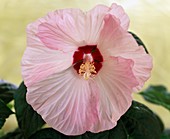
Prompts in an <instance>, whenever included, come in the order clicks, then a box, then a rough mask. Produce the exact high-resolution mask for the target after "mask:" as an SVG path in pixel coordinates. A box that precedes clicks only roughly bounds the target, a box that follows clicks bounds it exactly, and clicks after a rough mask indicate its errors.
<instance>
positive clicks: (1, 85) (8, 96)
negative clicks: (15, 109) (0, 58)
mask: <svg viewBox="0 0 170 139" xmlns="http://www.w3.org/2000/svg"><path fill="white" fill-rule="evenodd" d="M16 89H17V87H16V86H15V85H13V84H11V83H7V82H5V81H3V80H0V99H1V100H3V101H4V103H6V104H7V103H9V102H10V101H11V100H13V94H14V92H15V91H16Z"/></svg>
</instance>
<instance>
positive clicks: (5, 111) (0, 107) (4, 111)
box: [0, 99, 13, 129]
mask: <svg viewBox="0 0 170 139" xmlns="http://www.w3.org/2000/svg"><path fill="white" fill-rule="evenodd" d="M11 114H13V112H12V111H11V110H10V109H9V108H8V107H7V106H6V104H5V103H4V102H3V101H2V100H1V99H0V129H1V128H2V126H3V125H4V123H5V120H6V118H8V117H9V115H11Z"/></svg>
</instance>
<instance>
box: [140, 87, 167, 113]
mask: <svg viewBox="0 0 170 139" xmlns="http://www.w3.org/2000/svg"><path fill="white" fill-rule="evenodd" d="M140 94H141V95H142V96H143V97H144V99H145V100H146V101H148V102H151V103H154V104H157V105H161V106H163V107H164V108H166V109H168V110H169V111H170V93H169V92H168V91H167V89H166V88H165V87H164V86H161V85H158V86H150V87H148V88H147V89H146V90H144V91H143V92H141V93H140Z"/></svg>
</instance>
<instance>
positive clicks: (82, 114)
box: [22, 4, 152, 135]
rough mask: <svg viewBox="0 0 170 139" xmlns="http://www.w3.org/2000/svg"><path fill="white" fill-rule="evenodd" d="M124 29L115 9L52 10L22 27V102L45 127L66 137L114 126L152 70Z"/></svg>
mask: <svg viewBox="0 0 170 139" xmlns="http://www.w3.org/2000/svg"><path fill="white" fill-rule="evenodd" d="M128 26H129V18H128V16H127V14H126V13H125V12H124V10H123V8H122V7H120V6H118V5H117V4H112V5H111V7H107V6H104V5H97V6H96V7H95V8H93V9H92V10H90V11H88V12H82V11H81V10H79V9H64V10H57V11H54V12H50V13H49V14H48V15H47V16H45V17H43V18H40V19H38V20H37V21H35V22H34V23H31V24H29V25H28V27H27V48H26V50H25V53H24V55H23V59H22V76H23V79H24V82H25V85H26V86H27V95H26V100H27V102H28V103H29V104H30V105H31V106H32V107H33V109H34V110H35V111H37V112H38V113H39V114H40V115H41V116H42V118H43V119H44V120H45V121H46V123H47V124H48V125H50V126H51V127H53V128H54V129H56V130H58V131H60V132H62V133H64V134H66V135H79V134H83V133H84V132H86V131H91V132H95V133H96V132H100V131H104V130H108V129H111V128H113V127H115V126H116V124H117V121H118V120H119V118H120V117H121V116H122V115H123V114H124V113H125V112H126V111H127V110H128V108H129V107H130V105H131V103H132V96H131V94H132V92H133V91H137V90H139V89H141V88H142V86H143V84H144V82H145V81H146V80H147V79H148V78H149V77H150V72H151V69H152V59H151V57H150V56H149V55H148V54H146V52H145V50H144V48H143V47H142V46H141V47H139V46H138V44H137V43H136V41H135V39H134V38H133V37H132V35H131V34H130V33H128V31H127V29H128Z"/></svg>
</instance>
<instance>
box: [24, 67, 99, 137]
mask: <svg viewBox="0 0 170 139" xmlns="http://www.w3.org/2000/svg"><path fill="white" fill-rule="evenodd" d="M93 84H94V82H89V81H86V80H84V79H82V78H80V76H79V75H78V74H77V73H76V72H75V70H74V69H73V68H70V69H68V70H65V71H64V72H60V73H55V74H53V75H51V76H49V77H48V78H46V79H44V80H42V81H40V82H38V83H35V84H34V85H32V86H31V87H29V88H28V92H27V102H28V103H29V104H31V106H33V108H34V109H35V110H36V111H37V112H38V113H39V114H40V115H41V116H42V117H43V119H44V120H45V121H46V122H47V124H49V125H50V126H52V127H53V128H54V129H56V130H58V131H60V132H62V133H64V134H67V135H78V134H82V133H84V132H86V131H88V130H91V129H93V126H94V125H96V124H97V123H98V109H99V108H98V103H99V98H98V97H99V96H98V94H97V93H98V92H96V91H94V89H92V88H93Z"/></svg>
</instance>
